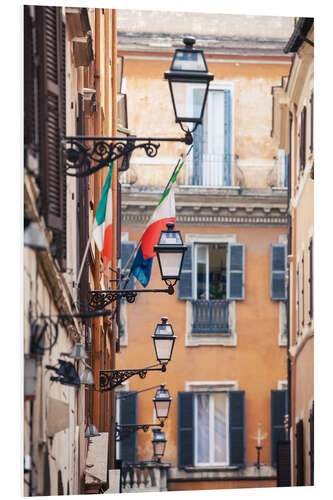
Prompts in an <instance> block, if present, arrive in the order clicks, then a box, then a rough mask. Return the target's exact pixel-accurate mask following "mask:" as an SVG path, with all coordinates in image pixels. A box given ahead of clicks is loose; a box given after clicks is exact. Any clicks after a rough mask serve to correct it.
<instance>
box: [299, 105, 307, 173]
mask: <svg viewBox="0 0 333 500" xmlns="http://www.w3.org/2000/svg"><path fill="white" fill-rule="evenodd" d="M299 159H300V169H301V170H304V168H305V163H306V107H305V106H304V108H303V109H302V113H301V126H300V147H299Z"/></svg>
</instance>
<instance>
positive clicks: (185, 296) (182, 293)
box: [178, 245, 192, 300]
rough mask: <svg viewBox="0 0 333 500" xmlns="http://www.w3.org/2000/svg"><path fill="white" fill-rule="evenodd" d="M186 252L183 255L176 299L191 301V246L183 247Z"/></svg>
mask: <svg viewBox="0 0 333 500" xmlns="http://www.w3.org/2000/svg"><path fill="white" fill-rule="evenodd" d="M185 246H186V248H187V250H186V252H185V255H184V260H183V267H182V272H181V274H180V280H179V282H178V298H179V299H181V300H191V299H192V245H185Z"/></svg>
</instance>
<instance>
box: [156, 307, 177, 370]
mask: <svg viewBox="0 0 333 500" xmlns="http://www.w3.org/2000/svg"><path fill="white" fill-rule="evenodd" d="M167 321H168V318H166V317H164V318H162V323H158V325H157V326H156V329H155V333H154V335H152V339H153V341H154V346H155V353H156V359H157V361H159V362H160V363H162V364H165V363H168V361H170V360H171V356H172V351H173V346H174V343H175V340H176V338H177V337H176V336H175V334H174V333H173V329H172V326H171V324H170V323H167Z"/></svg>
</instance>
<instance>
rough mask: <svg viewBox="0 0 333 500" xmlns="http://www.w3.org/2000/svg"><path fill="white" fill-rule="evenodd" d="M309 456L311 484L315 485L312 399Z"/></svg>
mask: <svg viewBox="0 0 333 500" xmlns="http://www.w3.org/2000/svg"><path fill="white" fill-rule="evenodd" d="M309 433H310V439H309V443H310V445H309V448H310V449H309V457H310V484H311V486H313V485H314V401H312V407H311V409H310V416H309Z"/></svg>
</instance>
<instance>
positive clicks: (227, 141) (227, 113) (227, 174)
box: [223, 90, 231, 186]
mask: <svg viewBox="0 0 333 500" xmlns="http://www.w3.org/2000/svg"><path fill="white" fill-rule="evenodd" d="M223 185H224V186H230V185H231V92H230V90H224V153H223Z"/></svg>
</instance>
